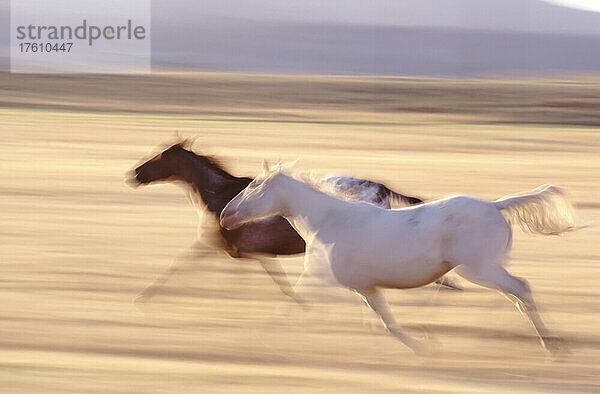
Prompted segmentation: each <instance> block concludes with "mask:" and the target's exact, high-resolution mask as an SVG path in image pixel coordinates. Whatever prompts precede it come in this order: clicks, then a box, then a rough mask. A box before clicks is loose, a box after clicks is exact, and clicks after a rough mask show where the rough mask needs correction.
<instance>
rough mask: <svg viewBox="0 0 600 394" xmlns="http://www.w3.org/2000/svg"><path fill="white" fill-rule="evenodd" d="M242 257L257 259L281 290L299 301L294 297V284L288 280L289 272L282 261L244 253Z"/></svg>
mask: <svg viewBox="0 0 600 394" xmlns="http://www.w3.org/2000/svg"><path fill="white" fill-rule="evenodd" d="M241 257H245V258H249V259H254V260H257V261H258V262H259V263H260V265H261V266H262V267H263V269H264V270H265V271H266V272H267V274H269V276H270V277H271V279H272V280H273V282H275V284H276V285H277V286H279V289H280V290H281V292H282V293H283V294H285V295H286V296H288V297H290V298H292V299H293V300H294V301H297V300H296V298H295V297H294V291H293V289H292V285H291V284H290V282H289V280H288V277H287V274H286V273H285V271H284V270H283V267H282V266H281V263H280V262H279V261H278V260H277V259H275V258H263V257H257V256H249V255H243V256H241Z"/></svg>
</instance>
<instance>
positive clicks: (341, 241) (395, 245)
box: [221, 168, 577, 352]
mask: <svg viewBox="0 0 600 394" xmlns="http://www.w3.org/2000/svg"><path fill="white" fill-rule="evenodd" d="M503 213H504V214H505V215H506V216H507V217H508V218H509V219H513V220H517V221H518V222H520V224H521V225H522V227H523V228H525V229H527V230H529V231H531V232H534V233H540V234H559V233H562V232H565V231H571V230H574V229H576V228H577V226H576V224H575V220H574V214H573V208H572V206H571V204H570V203H569V201H568V200H567V199H566V198H565V194H564V192H563V190H562V189H560V188H559V187H557V186H545V187H540V188H538V189H536V190H533V191H531V192H529V193H525V194H522V195H518V196H511V197H505V198H501V199H499V200H496V201H493V202H488V201H481V200H477V199H474V198H470V197H465V196H456V197H449V198H445V199H441V200H437V201H432V202H428V203H425V204H421V205H417V206H412V207H407V208H401V209H392V210H387V209H381V208H379V207H377V206H375V205H372V204H365V203H361V202H351V201H346V200H342V199H339V198H336V197H334V196H332V195H329V194H326V193H323V192H321V191H320V190H318V189H316V188H315V187H313V185H312V184H311V182H310V181H306V180H304V181H303V180H299V179H297V178H295V177H294V176H292V175H290V174H288V173H286V172H284V171H283V170H282V169H281V168H277V169H275V170H274V171H269V169H268V168H266V169H265V172H264V173H263V175H261V176H259V177H257V178H256V179H255V180H254V181H252V182H251V183H250V184H249V185H248V186H247V187H246V189H245V190H243V191H242V192H240V194H238V195H237V196H236V197H235V198H234V199H233V200H231V201H230V202H229V203H228V204H227V206H226V207H225V209H223V211H222V212H221V225H222V226H223V227H225V228H227V229H234V228H237V227H238V226H240V225H243V224H244V223H247V222H250V221H252V220H257V219H260V218H263V217H265V216H271V215H281V216H283V217H285V218H286V219H287V220H288V221H289V222H290V223H291V224H292V225H293V226H294V228H295V229H296V230H297V231H298V233H299V234H300V235H301V236H302V237H303V238H304V240H305V241H306V243H307V246H306V255H305V256H306V257H305V270H306V269H307V267H309V266H314V265H315V264H326V265H328V266H329V268H330V270H331V273H332V274H333V277H334V278H335V280H336V281H337V282H338V283H339V284H341V285H342V286H344V287H346V288H349V289H351V290H353V291H355V292H357V293H359V294H360V295H362V296H363V297H364V299H365V301H366V302H367V304H368V305H369V306H370V307H371V308H372V309H373V310H374V311H375V312H376V313H377V314H378V315H379V317H380V318H381V320H382V321H383V323H384V324H385V326H386V328H387V329H388V331H389V332H390V333H391V334H392V335H394V336H395V337H397V338H398V339H399V340H400V341H402V342H403V343H404V344H405V345H407V346H408V347H409V348H410V349H412V350H413V351H415V352H421V351H424V350H425V349H426V347H425V346H426V344H425V343H424V342H423V341H421V340H418V339H417V338H414V337H412V336H410V335H409V334H407V333H406V332H404V330H402V329H401V328H400V327H398V325H397V324H396V321H395V319H394V317H393V315H392V314H391V313H390V310H389V307H388V305H387V302H386V300H385V298H384V295H383V293H382V292H381V290H380V289H381V288H398V289H406V288H413V287H419V286H423V285H425V284H427V283H431V282H433V281H434V280H436V279H438V278H440V277H441V276H442V275H444V274H446V273H447V272H448V271H449V270H451V269H453V268H457V271H458V273H459V275H461V276H463V277H464V278H466V279H468V280H470V281H472V282H474V283H477V284H479V285H481V286H484V287H488V288H493V289H497V290H499V291H501V292H502V293H504V294H505V295H507V297H508V298H509V299H511V300H513V301H514V303H515V305H516V306H517V308H518V309H519V310H520V311H523V312H524V314H525V315H526V316H527V317H528V319H529V321H530V322H531V323H532V324H533V326H534V328H535V330H536V332H537V335H538V337H539V339H540V341H541V343H542V345H543V346H544V347H545V348H546V349H548V350H550V351H552V350H557V347H558V345H559V343H560V340H558V339H557V338H556V337H552V336H551V335H549V333H548V330H547V329H546V327H545V326H544V324H543V323H542V320H541V318H540V316H539V315H538V312H537V308H536V304H535V301H534V299H533V296H532V294H531V290H530V288H529V285H528V283H527V282H526V281H525V280H523V279H520V278H517V277H515V276H513V275H511V274H510V273H508V271H506V269H505V268H504V267H503V263H504V262H505V261H506V260H507V259H508V258H509V255H510V250H511V247H512V229H511V225H510V222H509V221H508V220H507V218H505V216H503ZM313 250H314V251H313ZM319 250H321V251H322V250H326V251H327V254H326V255H325V256H323V254H322V253H319ZM315 256H318V257H315ZM315 258H316V259H322V260H324V261H317V262H315V261H311V259H315ZM301 278H302V277H301ZM300 280H301V279H300Z"/></svg>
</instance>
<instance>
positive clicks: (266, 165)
mask: <svg viewBox="0 0 600 394" xmlns="http://www.w3.org/2000/svg"><path fill="white" fill-rule="evenodd" d="M262 169H263V171H264V172H267V173H268V172H269V171H270V169H269V163H267V160H265V159H263V162H262Z"/></svg>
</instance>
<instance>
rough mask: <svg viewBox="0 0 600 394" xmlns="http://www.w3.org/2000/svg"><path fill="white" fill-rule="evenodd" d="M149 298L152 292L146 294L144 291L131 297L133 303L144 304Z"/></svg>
mask: <svg viewBox="0 0 600 394" xmlns="http://www.w3.org/2000/svg"><path fill="white" fill-rule="evenodd" d="M151 298H152V294H146V293H144V292H141V293H140V294H138V295H136V296H135V297H134V298H133V303H134V304H144V303H146V302H148V301H150V299H151Z"/></svg>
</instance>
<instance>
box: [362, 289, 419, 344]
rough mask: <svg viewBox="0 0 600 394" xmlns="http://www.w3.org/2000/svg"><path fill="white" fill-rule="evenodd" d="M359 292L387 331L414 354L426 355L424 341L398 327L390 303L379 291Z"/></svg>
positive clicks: (367, 290)
mask: <svg viewBox="0 0 600 394" xmlns="http://www.w3.org/2000/svg"><path fill="white" fill-rule="evenodd" d="M357 292H358V293H359V294H360V295H362V296H363V297H364V298H365V301H366V302H367V304H368V305H369V306H370V307H371V309H373V310H374V311H375V312H376V313H377V315H379V317H380V318H381V320H382V321H383V324H384V325H385V327H386V328H387V330H388V331H389V332H390V334H392V335H393V336H395V337H396V338H398V339H399V340H400V341H402V343H404V344H405V345H406V346H408V347H409V348H410V349H411V350H412V351H413V352H415V353H417V354H422V353H426V352H427V351H428V346H427V345H426V344H425V343H423V341H422V340H419V339H417V338H415V337H413V336H411V335H409V334H407V333H406V332H404V330H402V329H401V328H400V327H398V324H397V323H396V319H394V316H393V315H392V312H391V311H390V308H389V306H388V303H387V301H386V299H385V297H384V295H383V293H382V292H381V290H378V289H361V290H357Z"/></svg>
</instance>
